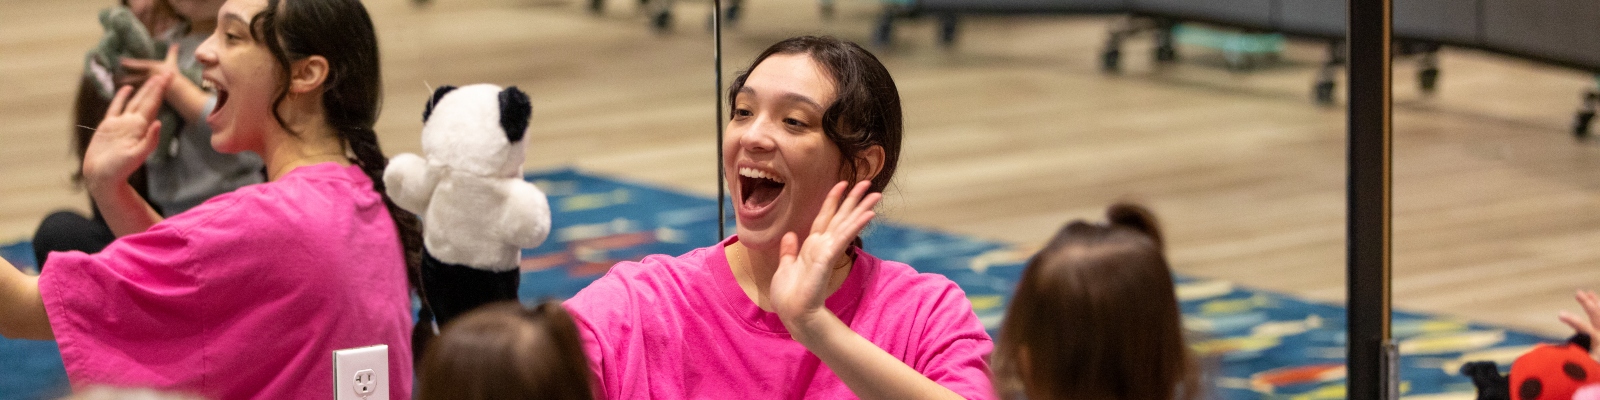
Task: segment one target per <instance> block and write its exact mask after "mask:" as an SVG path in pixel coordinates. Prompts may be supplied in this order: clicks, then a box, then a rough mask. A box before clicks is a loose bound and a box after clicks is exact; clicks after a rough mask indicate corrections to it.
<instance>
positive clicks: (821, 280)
mask: <svg viewBox="0 0 1600 400" xmlns="http://www.w3.org/2000/svg"><path fill="white" fill-rule="evenodd" d="M847 187H848V182H839V184H837V185H834V186H833V190H832V191H829V192H828V197H827V200H824V201H823V203H822V210H821V211H820V212H818V213H817V219H816V221H814V222H812V223H811V233H810V234H809V235H807V236H806V239H805V241H804V242H803V247H802V242H800V241H799V239H798V237H797V236H796V235H795V233H794V232H789V233H787V234H785V235H783V244H782V245H781V247H780V248H779V253H778V254H779V256H780V258H779V260H778V270H777V271H776V272H775V273H774V274H773V276H772V286H771V289H770V290H769V296H770V297H771V298H770V299H769V300H770V302H769V304H771V305H772V309H773V312H776V313H778V317H779V318H781V319H782V320H783V322H784V325H786V326H788V327H789V329H790V333H791V334H793V335H796V336H797V338H798V336H799V335H803V334H805V333H806V332H805V331H806V329H808V328H811V327H812V323H813V322H816V321H821V320H825V319H826V318H817V317H818V316H820V315H824V314H826V313H828V309H827V308H826V307H824V306H823V304H824V302H826V301H827V299H828V292H829V289H830V288H829V287H828V286H829V277H830V276H831V275H832V274H831V272H833V269H834V260H837V259H839V256H840V255H842V254H844V251H845V249H846V248H848V247H849V246H850V243H851V242H853V241H855V238H856V235H858V234H860V233H861V229H862V228H865V227H866V226H867V222H870V221H872V217H873V216H874V215H876V213H874V212H873V211H872V207H873V206H875V205H877V204H878V200H881V199H882V198H883V195H882V194H879V193H871V194H868V193H867V189H868V188H870V187H871V182H869V181H862V182H860V183H857V184H856V185H855V188H854V189H853V190H851V191H850V195H849V196H844V198H843V199H842V200H843V201H842V203H841V199H840V197H841V196H843V195H844V192H845V189H846V188H847Z"/></svg>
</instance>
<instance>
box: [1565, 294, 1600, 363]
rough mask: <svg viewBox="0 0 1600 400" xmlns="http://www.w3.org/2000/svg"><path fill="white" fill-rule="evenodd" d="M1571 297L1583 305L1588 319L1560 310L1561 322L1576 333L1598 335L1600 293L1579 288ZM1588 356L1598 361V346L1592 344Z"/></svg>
mask: <svg viewBox="0 0 1600 400" xmlns="http://www.w3.org/2000/svg"><path fill="white" fill-rule="evenodd" d="M1573 298H1575V299H1576V300H1578V305H1579V306H1582V307H1583V313H1584V314H1585V315H1587V316H1588V320H1584V319H1583V318H1582V317H1579V316H1577V315H1572V314H1570V313H1567V312H1566V311H1562V312H1561V316H1560V318H1561V322H1565V323H1566V324H1567V326H1570V327H1572V329H1573V330H1574V331H1577V333H1582V334H1586V335H1589V337H1591V338H1595V337H1600V295H1595V293H1594V291H1589V290H1579V291H1578V292H1577V293H1576V294H1574V295H1573ZM1589 357H1593V358H1594V359H1595V360H1597V361H1600V346H1594V349H1593V350H1590V352H1589Z"/></svg>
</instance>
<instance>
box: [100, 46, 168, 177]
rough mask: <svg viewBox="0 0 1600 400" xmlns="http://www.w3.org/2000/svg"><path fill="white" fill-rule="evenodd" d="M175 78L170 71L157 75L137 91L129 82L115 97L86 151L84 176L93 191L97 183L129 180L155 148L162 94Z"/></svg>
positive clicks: (158, 133)
mask: <svg viewBox="0 0 1600 400" xmlns="http://www.w3.org/2000/svg"><path fill="white" fill-rule="evenodd" d="M172 79H173V75H172V74H169V73H163V74H160V75H156V76H154V77H151V78H150V80H148V81H145V83H144V85H143V86H141V87H139V90H138V92H137V93H135V92H134V90H133V88H132V87H126V86H125V87H123V88H122V89H121V90H118V91H117V95H116V97H114V98H112V99H111V107H110V108H109V109H107V110H106V117H105V119H104V120H101V121H100V126H99V127H98V128H95V132H94V137H93V138H91V139H90V140H89V147H88V149H86V150H85V151H84V155H83V177H84V179H85V181H86V182H87V183H88V184H89V187H90V190H91V191H94V189H95V187H97V186H104V185H108V184H112V185H114V184H118V183H126V182H127V180H128V176H129V175H132V174H133V171H134V170H137V169H139V166H140V165H143V164H144V160H145V158H147V157H149V156H150V153H151V152H153V151H155V148H156V143H157V142H158V141H159V140H158V137H159V136H160V132H161V123H160V122H159V121H156V120H155V119H156V113H157V112H159V111H161V104H162V94H163V92H165V91H166V89H167V84H169V83H171V81H172Z"/></svg>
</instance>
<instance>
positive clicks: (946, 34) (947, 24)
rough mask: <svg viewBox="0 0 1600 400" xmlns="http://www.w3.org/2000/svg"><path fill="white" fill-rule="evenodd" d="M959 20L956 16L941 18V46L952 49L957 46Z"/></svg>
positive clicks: (950, 15)
mask: <svg viewBox="0 0 1600 400" xmlns="http://www.w3.org/2000/svg"><path fill="white" fill-rule="evenodd" d="M957 21H958V20H957V19H956V16H955V14H945V15H944V16H942V17H940V18H939V45H941V46H944V47H945V48H950V47H952V46H955V44H956V32H957Z"/></svg>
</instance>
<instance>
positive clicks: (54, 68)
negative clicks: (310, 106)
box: [0, 0, 1600, 335]
mask: <svg viewBox="0 0 1600 400" xmlns="http://www.w3.org/2000/svg"><path fill="white" fill-rule="evenodd" d="M433 2H434V3H435V4H432V5H431V6H428V7H422V8H417V7H414V6H413V5H412V4H411V2H410V1H407V0H386V1H371V2H368V3H369V4H368V7H370V9H371V11H372V13H373V14H374V18H375V20H376V23H377V25H378V27H379V29H380V32H379V38H380V41H381V42H382V44H383V57H384V65H385V72H386V76H385V77H384V79H385V83H386V94H387V97H386V104H385V105H386V106H387V107H386V108H385V113H384V115H383V118H382V120H381V121H380V123H379V127H378V130H379V132H380V133H381V134H382V141H383V144H384V146H386V147H387V150H388V152H389V153H390V154H395V153H398V152H415V151H417V150H418V147H419V142H418V140H419V139H418V137H419V132H420V126H421V124H420V120H421V118H420V117H419V116H420V114H421V111H422V104H423V101H424V100H425V99H426V98H427V94H428V91H429V89H428V87H430V86H436V85H442V84H466V83H475V82H493V83H499V84H503V85H518V86H520V87H522V88H523V89H525V90H527V91H528V92H529V93H530V94H531V95H532V96H533V99H534V118H533V123H532V126H531V128H530V132H529V138H530V139H531V141H530V145H529V149H528V167H529V168H532V169H539V168H549V167H555V166H567V165H570V166H576V167H579V168H582V169H585V170H587V171H592V172H598V173H604V174H610V175H614V176H620V177H624V178H628V179H632V180H637V181H643V182H650V183H655V184H661V185H665V186H669V187H674V188H680V189H684V190H689V191H692V192H697V193H703V194H712V193H715V190H716V182H717V181H716V176H715V165H716V164H715V162H716V147H715V146H716V143H715V140H714V132H715V124H716V121H715V116H714V112H715V109H714V108H713V107H716V103H715V101H716V100H715V97H714V96H715V93H716V90H717V89H716V88H714V87H713V85H712V78H713V73H712V71H711V61H712V45H711V35H710V34H708V33H707V31H706V29H705V23H706V15H707V14H708V13H709V5H708V4H707V2H704V1H690V0H686V1H682V2H680V3H679V4H678V6H677V14H678V15H677V19H676V22H677V28H676V30H675V33H672V34H669V35H656V34H653V33H652V32H651V31H650V30H649V29H648V28H647V27H646V20H645V17H644V16H642V15H641V14H639V13H637V12H635V3H634V2H633V1H631V0H611V1H610V2H609V4H608V6H609V10H608V12H607V13H606V14H605V15H604V16H599V17H596V16H592V15H590V14H588V13H586V12H585V11H584V8H583V3H585V2H583V1H578V0H433ZM111 3H113V2H112V1H109V0H100V1H77V0H73V1H62V0H9V1H6V2H0V88H4V90H0V240H11V239H20V238H24V237H26V236H27V235H29V234H31V232H32V230H33V229H34V226H35V224H37V223H38V221H39V219H40V218H42V217H43V216H44V215H46V214H47V213H48V212H50V211H51V210H54V209H59V208H75V209H79V210H84V209H85V207H86V205H85V201H84V195H83V194H82V193H81V192H77V191H75V190H73V188H72V187H71V186H70V185H69V183H68V180H67V174H68V172H69V171H70V170H71V166H72V162H73V161H72V158H71V157H70V156H69V155H68V152H67V128H68V126H69V125H68V124H69V122H68V108H69V104H70V95H71V94H72V93H73V90H74V88H73V87H72V85H73V84H74V82H75V81H76V74H77V73H78V71H79V68H80V63H81V55H82V53H83V51H84V50H85V49H87V48H88V47H89V46H90V45H91V44H92V43H93V42H94V41H95V40H96V38H97V37H98V35H99V29H98V26H97V24H96V21H95V17H94V12H95V10H97V9H99V8H101V7H103V6H106V5H108V4H111ZM878 7H879V3H878V2H876V1H873V0H843V1H841V2H840V4H839V11H838V14H837V16H836V18H834V19H833V20H824V19H822V18H821V17H820V16H819V15H818V13H817V11H816V7H815V4H814V3H811V2H806V1H764V0H755V1H750V2H748V4H747V7H746V10H745V11H746V12H745V19H744V20H743V21H742V22H741V23H740V24H739V25H738V26H736V27H733V28H732V29H730V30H729V31H727V33H726V36H725V59H726V60H727V62H726V65H727V67H726V71H727V72H728V73H729V74H731V73H732V72H733V71H735V70H737V69H739V68H742V67H743V66H744V64H745V63H747V62H748V60H749V59H750V58H751V57H753V56H754V54H755V53H756V52H758V51H759V50H761V49H762V48H763V47H765V46H766V45H768V44H771V43H772V42H774V41H777V40H779V39H781V38H784V37H787V36H791V35H795V34H802V33H822V34H832V35H837V36H841V37H844V38H847V39H852V40H856V41H859V42H863V43H865V42H867V41H868V39H869V36H868V34H869V32H871V28H872V24H873V17H874V16H875V13H876V11H877V10H878ZM1113 21H1114V19H1112V18H1107V17H1007V18H999V17H988V18H972V19H968V20H966V21H965V22H966V23H965V25H963V29H964V30H963V32H962V35H961V37H960V42H959V43H958V45H957V47H956V48H954V49H951V50H944V49H941V48H939V47H938V46H937V45H935V44H934V43H933V36H934V29H935V27H934V25H933V24H932V22H931V21H927V20H924V21H909V22H906V23H904V24H901V27H900V29H899V32H898V39H899V41H898V42H897V44H895V45H894V46H892V47H890V48H887V49H878V50H876V51H877V53H878V55H879V56H880V57H881V58H882V59H883V60H884V62H885V63H886V64H887V65H888V66H889V69H890V71H891V72H892V73H893V74H894V76H895V78H896V81H897V83H898V85H899V88H900V91H901V96H902V98H903V99H904V103H905V110H906V123H907V136H906V149H905V153H904V157H903V164H902V167H901V174H900V175H899V181H898V184H897V185H895V186H894V187H893V188H892V189H891V195H890V196H889V199H888V201H886V204H885V205H884V206H883V211H884V212H883V213H882V214H883V215H884V216H885V218H888V219H891V220H895V221H900V222H904V223H910V224H915V225H920V226H925V227H932V228H936V229H940V230H946V231H951V232H958V233H963V234H970V235H975V236H979V237H983V238H989V239H996V240H1002V241H1005V242H1010V243H1015V244H1018V245H1022V246H1028V247H1032V246H1037V245H1039V244H1040V243H1041V242H1042V241H1044V240H1045V239H1046V238H1048V237H1049V236H1050V235H1051V234H1052V233H1053V232H1054V230H1055V229H1056V228H1057V227H1059V226H1061V225H1062V224H1063V223H1064V222H1066V221H1068V220H1070V219H1073V218H1082V217H1097V216H1098V214H1099V213H1100V211H1101V210H1103V207H1104V206H1105V205H1106V204H1108V203H1109V202H1111V201H1114V200H1117V199H1138V200H1142V201H1145V202H1147V203H1148V204H1150V205H1152V206H1153V207H1154V208H1155V210H1156V211H1157V212H1158V213H1159V214H1160V216H1161V217H1162V218H1163V219H1164V221H1163V222H1165V224H1166V227H1167V232H1168V235H1169V237H1170V239H1169V240H1170V243H1171V246H1172V253H1171V257H1172V260H1173V262H1174V263H1175V266H1176V268H1177V269H1178V270H1179V272H1180V273H1183V274H1187V275H1191V276H1199V277H1215V278H1225V279H1231V280H1234V281H1237V282H1240V283H1241V284H1244V285H1247V286H1253V287H1258V288H1266V289H1271V290H1277V291H1282V292H1287V293H1291V294H1295V295H1300V296H1304V297H1307V298H1311V299H1316V300H1323V301H1333V302H1337V301H1342V298H1343V296H1344V290H1345V289H1344V271H1345V270H1344V210H1345V197H1344V188H1345V182H1344V177H1345V161H1344V158H1345V149H1344V141H1345V130H1344V112H1343V108H1342V105H1341V106H1340V107H1335V108H1324V107H1318V106H1316V105H1314V104H1312V102H1311V101H1310V99H1309V95H1308V92H1309V89H1310V86H1311V83H1312V80H1313V76H1314V72H1315V68H1316V64H1317V63H1318V62H1319V61H1320V60H1321V56H1322V54H1323V48H1322V47H1321V45H1319V44H1317V43H1313V42H1292V43H1291V46H1290V48H1289V49H1288V51H1287V52H1286V54H1284V56H1283V57H1282V60H1281V61H1280V62H1279V63H1277V64H1273V65H1268V66H1265V67H1263V68H1261V69H1259V70H1256V71H1253V72H1249V73H1234V72H1229V71H1227V70H1226V69H1224V68H1222V67H1221V65H1222V61H1221V60H1222V58H1221V57H1220V55H1218V54H1215V53H1213V52H1210V51H1207V50H1206V49H1200V48H1180V52H1181V53H1182V57H1183V60H1182V62H1180V63H1178V64H1176V65H1172V66H1168V67H1164V68H1155V67H1152V66H1151V64H1150V63H1149V59H1148V57H1147V55H1148V53H1149V52H1148V51H1147V50H1148V49H1149V47H1150V43H1149V41H1148V40H1133V41H1130V42H1129V45H1128V47H1127V48H1126V49H1125V50H1124V54H1128V56H1127V58H1126V59H1125V60H1124V65H1126V67H1127V68H1126V69H1127V71H1126V72H1125V73H1123V74H1121V75H1105V74H1102V73H1100V72H1099V71H1098V70H1097V63H1098V61H1097V59H1098V58H1097V57H1098V52H1099V49H1100V45H1101V44H1102V43H1103V42H1104V39H1105V31H1106V28H1107V26H1109V25H1110V24H1111V23H1112V22H1113ZM1441 61H1442V70H1443V75H1442V79H1441V82H1440V85H1439V92H1438V93H1437V95H1434V96H1432V97H1428V96H1423V95H1421V94H1420V93H1419V92H1418V91H1417V90H1416V89H1415V84H1414V79H1412V73H1413V71H1414V69H1413V68H1412V66H1411V64H1409V63H1408V61H1407V60H1406V59H1397V67H1396V78H1395V87H1396V90H1395V95H1394V98H1395V101H1394V103H1395V116H1394V132H1395V134H1394V138H1395V160H1394V170H1395V173H1394V183H1395V196H1394V206H1395V208H1394V209H1395V214H1394V299H1395V304H1396V306H1397V307H1399V308H1402V309H1406V310H1412V311H1424V312H1435V313H1443V314H1450V315H1458V316H1462V317H1465V318H1470V319H1472V320H1476V321H1482V322H1489V323H1495V324H1503V325H1507V326H1512V327H1516V328H1523V329H1531V330H1534V331H1538V332H1543V333H1547V334H1552V335H1560V334H1563V333H1564V332H1565V331H1566V330H1565V328H1564V327H1563V326H1562V325H1560V323H1559V322H1557V321H1556V319H1555V314H1556V312H1557V310H1560V309H1575V308H1576V306H1575V305H1574V304H1573V302H1572V300H1571V298H1570V296H1571V293H1572V291H1573V290H1574V289H1577V288H1596V287H1600V197H1597V196H1596V195H1597V194H1600V147H1597V145H1595V144H1592V143H1582V142H1576V141H1574V140H1573V139H1572V137H1571V136H1570V135H1569V134H1568V129H1569V128H1568V124H1569V123H1570V122H1571V119H1572V113H1573V111H1574V110H1575V109H1576V107H1577V105H1578V100H1579V95H1580V94H1581V93H1582V90H1583V89H1584V88H1585V87H1587V86H1588V85H1593V80H1592V79H1591V77H1590V76H1589V75H1586V74H1583V73H1579V72H1575V71H1570V70H1562V69H1557V68H1551V67H1545V66H1541V65H1538V64H1533V63H1529V62H1524V61H1518V60H1513V59H1509V58H1504V57H1500V56H1495V55H1490V54H1484V53H1479V52H1473V51H1466V50H1446V51H1445V52H1444V54H1443V55H1442V60H1441ZM1341 91H1342V89H1341Z"/></svg>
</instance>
